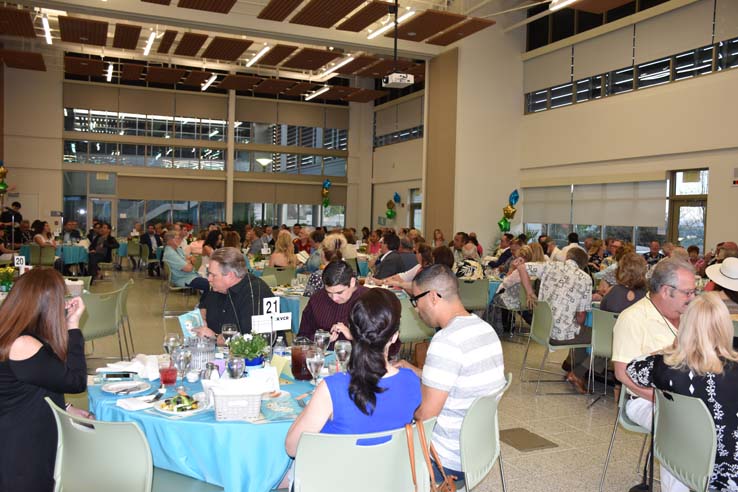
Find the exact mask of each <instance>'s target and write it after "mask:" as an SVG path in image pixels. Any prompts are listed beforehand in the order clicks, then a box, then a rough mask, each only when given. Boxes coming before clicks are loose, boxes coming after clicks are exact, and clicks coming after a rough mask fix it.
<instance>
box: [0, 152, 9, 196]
mask: <svg viewBox="0 0 738 492" xmlns="http://www.w3.org/2000/svg"><path fill="white" fill-rule="evenodd" d="M7 175H8V170H7V169H6V168H5V164H3V161H0V202H2V201H3V200H5V193H7V191H8V183H6V182H5V176H7Z"/></svg>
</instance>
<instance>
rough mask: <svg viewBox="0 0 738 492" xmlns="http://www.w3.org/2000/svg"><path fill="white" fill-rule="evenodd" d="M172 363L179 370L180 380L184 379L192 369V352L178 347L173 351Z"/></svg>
mask: <svg viewBox="0 0 738 492" xmlns="http://www.w3.org/2000/svg"><path fill="white" fill-rule="evenodd" d="M171 358H172V363H174V367H176V368H177V376H178V377H179V379H180V380H182V379H183V378H184V375H185V374H186V373H187V371H188V370H189V369H190V363H191V362H192V352H190V351H189V349H187V348H184V347H177V348H176V349H174V350H173V351H172V355H171Z"/></svg>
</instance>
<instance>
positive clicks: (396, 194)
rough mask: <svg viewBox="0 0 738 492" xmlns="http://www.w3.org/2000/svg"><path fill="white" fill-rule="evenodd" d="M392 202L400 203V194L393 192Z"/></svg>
mask: <svg viewBox="0 0 738 492" xmlns="http://www.w3.org/2000/svg"><path fill="white" fill-rule="evenodd" d="M392 200H394V202H395V203H400V194H399V193H397V192H396V191H395V194H394V196H392Z"/></svg>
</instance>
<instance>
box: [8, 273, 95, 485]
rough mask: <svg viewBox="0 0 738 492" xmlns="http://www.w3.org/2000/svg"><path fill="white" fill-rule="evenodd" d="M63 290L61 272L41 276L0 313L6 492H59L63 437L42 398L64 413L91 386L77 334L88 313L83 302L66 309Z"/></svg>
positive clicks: (24, 284) (20, 287)
mask: <svg viewBox="0 0 738 492" xmlns="http://www.w3.org/2000/svg"><path fill="white" fill-rule="evenodd" d="M64 290H65V286H64V279H63V278H62V276H61V275H60V274H59V273H58V272H57V271H55V270H53V269H49V268H35V269H33V270H31V271H30V272H28V273H26V274H25V275H23V276H21V277H20V278H19V279H18V281H17V282H16V283H15V286H14V287H13V289H12V290H11V291H10V294H9V295H8V297H7V299H5V302H3V304H2V306H0V320H1V321H0V436H2V445H1V446H0V490H2V491H21V490H22V491H24V492H36V491H39V492H41V491H44V492H47V491H51V490H53V488H54V460H55V458H56V446H57V432H56V423H55V421H54V416H53V414H52V412H51V409H50V408H49V407H48V405H47V404H46V402H45V401H44V397H47V396H48V397H50V398H51V399H52V400H53V401H54V403H56V404H57V405H59V406H61V407H64V393H80V392H82V391H84V390H85V388H86V386H87V366H86V363H85V354H84V339H83V338H82V333H81V332H80V330H79V319H80V317H81V316H82V313H83V312H84V309H85V306H84V303H83V302H82V299H80V298H79V297H75V298H73V299H71V300H68V301H66V302H65V300H64ZM65 311H66V316H65ZM68 411H74V412H75V413H77V414H79V415H83V416H87V417H88V416H89V414H88V413H87V412H84V411H81V410H77V409H74V410H73V409H71V408H68Z"/></svg>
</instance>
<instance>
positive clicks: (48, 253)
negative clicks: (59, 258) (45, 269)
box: [39, 247, 56, 266]
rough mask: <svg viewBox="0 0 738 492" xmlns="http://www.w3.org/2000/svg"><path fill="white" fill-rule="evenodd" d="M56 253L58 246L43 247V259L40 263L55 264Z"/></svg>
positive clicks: (45, 264)
mask: <svg viewBox="0 0 738 492" xmlns="http://www.w3.org/2000/svg"><path fill="white" fill-rule="evenodd" d="M55 255H56V248H50V247H46V248H41V259H40V261H39V264H40V265H41V266H54V257H55Z"/></svg>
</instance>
